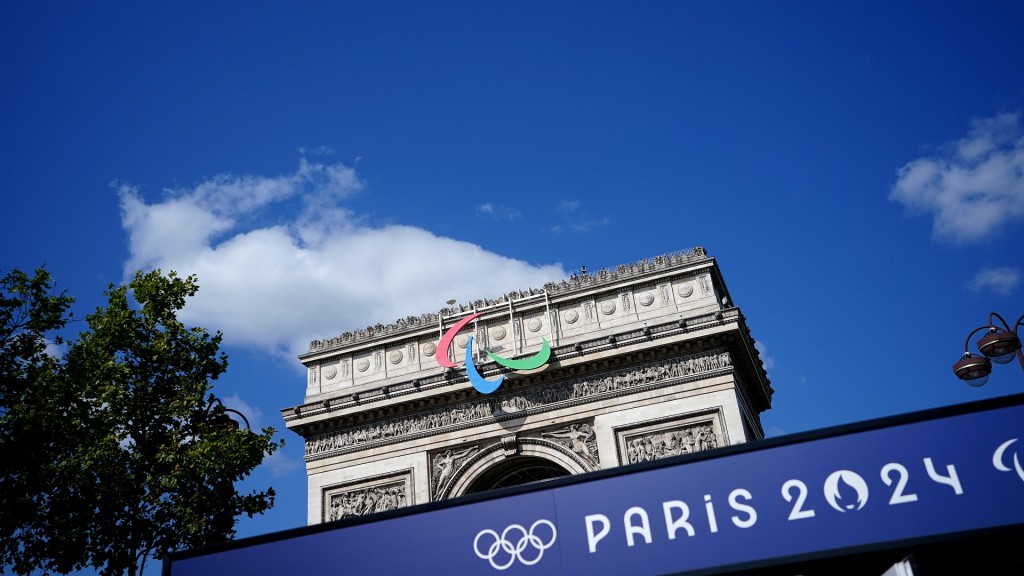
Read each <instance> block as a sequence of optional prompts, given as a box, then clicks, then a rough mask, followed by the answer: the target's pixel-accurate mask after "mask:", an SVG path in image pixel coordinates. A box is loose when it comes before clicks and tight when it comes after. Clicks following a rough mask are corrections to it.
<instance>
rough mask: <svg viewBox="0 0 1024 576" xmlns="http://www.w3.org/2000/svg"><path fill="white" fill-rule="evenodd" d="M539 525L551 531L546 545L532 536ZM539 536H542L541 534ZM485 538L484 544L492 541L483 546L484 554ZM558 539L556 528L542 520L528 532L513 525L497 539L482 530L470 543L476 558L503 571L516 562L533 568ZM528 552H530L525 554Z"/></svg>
mask: <svg viewBox="0 0 1024 576" xmlns="http://www.w3.org/2000/svg"><path fill="white" fill-rule="evenodd" d="M540 525H546V526H547V527H548V528H547V529H548V530H550V531H551V536H550V537H549V538H548V540H547V541H546V542H545V541H544V540H542V539H541V537H540V536H538V535H537V534H536V533H535V531H536V530H537V527H538V526H540ZM541 532H542V533H543V530H542V531H541ZM484 537H486V540H491V539H493V540H494V542H492V543H491V544H489V545H488V546H486V548H485V550H484V551H481V550H480V541H481V539H483V538H484ZM510 537H511V538H510ZM557 537H558V531H557V530H555V525H554V524H552V523H551V521H549V520H545V519H543V518H542V519H540V520H537V521H536V522H534V523H533V525H532V526H530V530H529V531H527V530H526V528H523V527H522V526H520V525H519V524H512V525H511V526H509V527H508V528H505V530H503V531H502V532H501V535H500V536H499V535H498V533H497V532H495V531H494V530H491V529H489V528H488V529H486V530H481V531H480V532H479V533H478V534H477V535H476V538H474V539H473V551H474V552H476V555H477V556H478V557H479V558H480V559H481V560H487V561H488V562H490V563H491V566H492V567H493V568H494V569H495V570H505V569H506V568H508V567H509V566H512V565H513V564H515V562H516V560H519V561H520V562H522V563H523V564H524V565H525V566H533V565H534V564H536V563H537V562H540V559H541V558H543V557H544V551H545V550H547V549H548V548H551V547H552V546H553V545H554V544H555V539H556V538H557ZM527 548H530V549H531V550H530V551H527ZM524 552H526V554H524Z"/></svg>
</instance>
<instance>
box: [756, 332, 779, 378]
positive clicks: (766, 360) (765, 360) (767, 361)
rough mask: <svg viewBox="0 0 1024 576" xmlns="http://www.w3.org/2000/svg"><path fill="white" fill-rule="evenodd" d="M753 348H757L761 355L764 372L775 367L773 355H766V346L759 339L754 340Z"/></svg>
mask: <svg viewBox="0 0 1024 576" xmlns="http://www.w3.org/2000/svg"><path fill="white" fill-rule="evenodd" d="M754 348H757V353H758V355H759V356H761V363H762V364H764V370H765V372H768V371H769V370H771V369H772V368H774V367H775V357H774V356H769V355H768V347H767V346H765V345H764V344H763V343H762V342H761V341H760V340H758V341H756V342H754Z"/></svg>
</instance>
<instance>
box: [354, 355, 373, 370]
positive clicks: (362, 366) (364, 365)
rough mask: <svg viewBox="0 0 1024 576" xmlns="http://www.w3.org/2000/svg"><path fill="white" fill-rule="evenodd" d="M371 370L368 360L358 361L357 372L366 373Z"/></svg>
mask: <svg viewBox="0 0 1024 576" xmlns="http://www.w3.org/2000/svg"><path fill="white" fill-rule="evenodd" d="M369 368H370V360H369V359H368V358H360V359H359V360H356V371H357V372H366V370H367V369H369Z"/></svg>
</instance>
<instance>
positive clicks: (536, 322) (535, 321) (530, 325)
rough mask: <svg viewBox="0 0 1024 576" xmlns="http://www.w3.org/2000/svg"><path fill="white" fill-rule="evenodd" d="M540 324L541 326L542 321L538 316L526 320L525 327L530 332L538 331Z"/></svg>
mask: <svg viewBox="0 0 1024 576" xmlns="http://www.w3.org/2000/svg"><path fill="white" fill-rule="evenodd" d="M541 326H543V323H542V322H541V321H540V318H530V319H529V320H528V321H527V322H526V329H527V330H529V331H530V332H539V331H540V328H541Z"/></svg>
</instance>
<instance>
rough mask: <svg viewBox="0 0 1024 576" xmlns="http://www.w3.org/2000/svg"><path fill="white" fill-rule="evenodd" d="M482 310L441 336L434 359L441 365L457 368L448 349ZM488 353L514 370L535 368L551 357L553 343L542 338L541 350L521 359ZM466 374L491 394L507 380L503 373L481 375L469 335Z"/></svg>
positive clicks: (467, 317) (456, 324) (493, 358)
mask: <svg viewBox="0 0 1024 576" xmlns="http://www.w3.org/2000/svg"><path fill="white" fill-rule="evenodd" d="M480 314H481V312H475V313H473V314H470V315H469V316H466V317H465V318H463V319H462V320H459V321H458V322H456V323H455V325H454V326H452V327H451V328H449V329H448V331H447V332H445V333H444V334H443V335H442V336H441V340H439V341H438V343H437V350H436V351H435V352H434V359H435V360H437V363H438V364H440V365H441V366H445V367H447V368H457V367H458V366H457V365H456V364H455V363H454V362H452V361H451V360H449V359H448V349H449V348H450V347H451V345H452V340H454V339H455V335H456V334H458V333H459V330H462V329H463V328H464V327H465V326H466V325H467V324H469V323H470V322H472V321H473V320H476V319H477V317H479V316H480ZM487 355H488V356H489V357H490V358H491V360H494V361H495V362H497V363H498V364H500V365H502V366H504V367H506V368H511V369H512V370H533V369H534V368H540V367H541V366H543V365H544V364H545V363H547V361H548V359H549V358H551V345H550V344H548V339H547V338H541V346H540V352H537V353H536V354H534V355H533V356H530V357H529V358H521V359H519V360H509V359H508V358H502V357H501V356H498V355H497V354H495V353H494V352H491V351H490V350H487ZM466 376H468V377H469V382H470V383H471V384H472V385H473V388H476V390H477V391H478V392H480V393H481V394H490V393H491V392H494V391H495V390H497V389H498V387H499V386H501V383H502V382H504V381H505V375H504V374H502V375H501V376H498V378H496V379H494V380H487V379H486V378H484V377H483V376H481V375H480V372H479V371H478V370H477V369H476V365H475V364H474V363H473V337H472V336H470V337H469V341H468V342H466Z"/></svg>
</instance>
